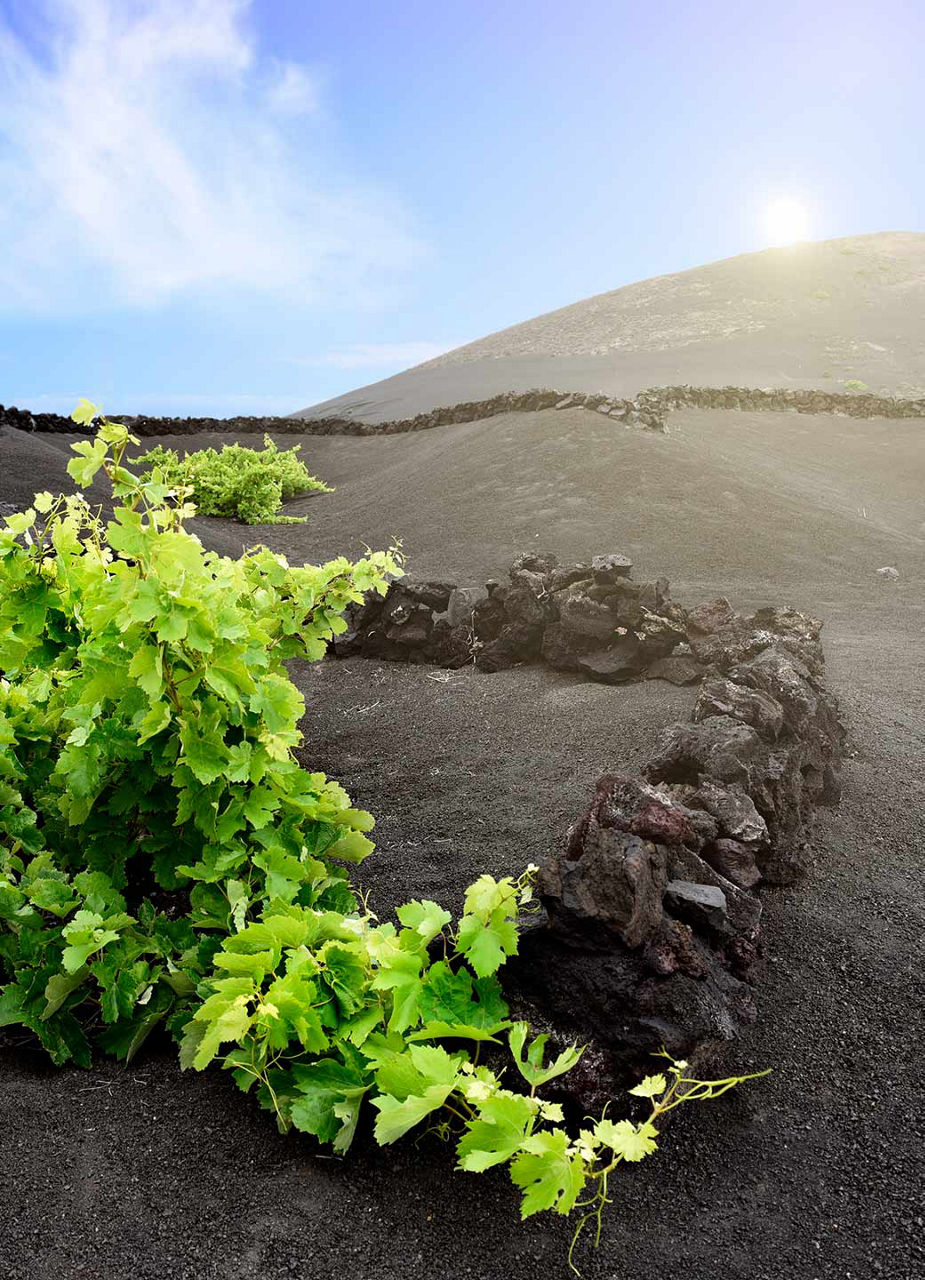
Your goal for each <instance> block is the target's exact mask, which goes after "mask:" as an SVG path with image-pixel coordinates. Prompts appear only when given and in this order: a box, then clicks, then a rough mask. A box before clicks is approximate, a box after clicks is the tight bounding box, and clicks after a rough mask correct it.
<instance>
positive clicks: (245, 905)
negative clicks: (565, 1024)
mask: <svg viewBox="0 0 925 1280" xmlns="http://www.w3.org/2000/svg"><path fill="white" fill-rule="evenodd" d="M74 416H75V419H76V420H77V421H78V422H79V423H80V424H81V425H82V426H85V427H88V428H89V427H91V426H92V425H93V424H94V423H96V422H98V428H97V430H96V434H95V437H94V438H93V439H92V440H88V441H82V442H80V443H78V444H76V445H74V446H73V450H74V455H75V456H74V458H73V459H72V461H71V462H70V464H69V467H68V470H69V472H70V475H71V476H72V478H73V479H74V480H75V482H76V484H77V485H78V487H79V488H80V489H85V488H87V487H88V486H89V485H90V484H92V483H93V481H94V479H95V477H96V476H97V474H98V473H100V472H102V473H103V474H104V475H105V477H106V479H107V480H108V483H109V486H110V488H111V492H112V497H113V503H114V508H113V513H112V518H111V519H110V520H108V521H105V522H104V519H103V517H102V515H101V513H100V511H99V510H95V509H93V508H92V507H91V506H90V505H89V503H88V502H87V500H86V498H85V497H83V496H81V495H79V494H78V495H70V496H59V497H55V496H53V495H51V494H49V493H41V494H38V495H37V496H36V498H35V500H34V503H33V505H32V507H31V508H30V509H29V510H27V511H24V512H22V513H20V514H17V515H13V516H8V517H6V518H5V520H4V527H3V528H0V672H2V673H3V674H2V677H0V1027H4V1026H6V1027H10V1026H20V1027H22V1028H24V1029H26V1030H27V1032H28V1033H29V1034H31V1035H33V1036H35V1037H36V1038H37V1039H38V1041H39V1042H40V1043H41V1044H42V1046H43V1047H44V1048H45V1050H46V1051H47V1052H48V1054H49V1055H50V1057H51V1059H52V1060H53V1061H54V1062H55V1063H63V1062H67V1061H71V1060H72V1061H74V1062H76V1063H77V1064H79V1065H81V1066H85V1067H87V1066H90V1065H91V1062H92V1057H93V1053H94V1051H101V1052H105V1053H109V1054H113V1055H115V1056H116V1057H118V1058H121V1059H123V1060H125V1061H130V1060H131V1059H132V1057H133V1056H134V1055H135V1054H136V1053H137V1052H138V1051H139V1049H140V1048H141V1046H142V1045H143V1043H144V1042H145V1040H146V1038H147V1037H148V1036H149V1035H150V1034H151V1032H152V1031H153V1030H154V1029H155V1028H156V1027H158V1026H159V1025H163V1026H165V1027H166V1028H167V1029H168V1031H169V1032H170V1034H171V1035H172V1036H173V1037H174V1038H175V1039H176V1041H177V1043H178V1045H179V1056H180V1063H181V1066H182V1067H183V1068H184V1069H195V1070H204V1069H205V1068H206V1067H208V1066H209V1065H210V1064H212V1063H217V1064H220V1066H221V1067H222V1068H224V1069H226V1070H228V1071H230V1072H231V1073H232V1075H233V1078H234V1080H235V1082H236V1084H237V1085H238V1086H239V1088H240V1089H242V1090H243V1091H244V1092H245V1093H250V1094H252V1095H253V1096H255V1097H256V1099H257V1101H258V1103H259V1105H260V1106H261V1107H264V1108H266V1109H267V1110H269V1111H270V1112H271V1113H272V1114H273V1115H274V1117H275V1119H276V1122H277V1125H278V1127H279V1128H280V1130H281V1131H282V1132H287V1131H289V1130H292V1129H296V1130H299V1131H302V1132H304V1133H308V1134H311V1135H313V1136H314V1137H315V1138H316V1139H317V1140H318V1141H319V1142H322V1143H327V1144H330V1145H331V1146H332V1147H333V1149H334V1150H335V1151H336V1152H339V1153H343V1152H345V1151H346V1150H347V1149H348V1148H349V1147H350V1145H351V1142H352V1141H353V1138H354V1134H355V1133H356V1130H357V1127H358V1125H359V1124H360V1122H361V1119H362V1116H363V1114H364V1109H365V1110H366V1111H367V1113H368V1114H369V1116H370V1118H373V1117H374V1126H373V1128H374V1134H375V1137H376V1140H377V1141H378V1142H379V1143H380V1144H383V1145H388V1144H390V1143H392V1142H395V1141H397V1140H398V1139H399V1138H401V1137H402V1136H403V1135H404V1134H406V1133H407V1132H409V1131H410V1130H413V1129H417V1128H418V1127H419V1126H426V1127H429V1128H431V1129H434V1130H435V1131H436V1132H437V1133H439V1134H441V1135H442V1136H444V1137H446V1138H450V1137H452V1139H453V1141H454V1142H455V1144H456V1158H457V1167H458V1168H459V1169H460V1170H463V1171H466V1172H471V1173H478V1172H482V1171H484V1170H486V1169H490V1168H492V1167H494V1166H497V1165H507V1166H508V1168H509V1172H510V1177H511V1180H512V1182H513V1184H514V1186H515V1187H516V1188H517V1189H518V1190H519V1191H520V1193H521V1213H522V1216H523V1217H525V1218H526V1217H529V1216H530V1215H531V1214H534V1213H537V1212H539V1211H541V1210H551V1211H552V1212H554V1213H557V1214H561V1215H569V1214H572V1213H574V1214H575V1220H576V1227H575V1235H574V1238H573V1242H572V1251H571V1252H570V1255H569V1261H570V1263H571V1264H572V1265H573V1266H574V1260H573V1253H574V1248H575V1243H576V1241H577V1239H578V1236H579V1235H580V1233H581V1231H582V1229H583V1228H584V1226H585V1225H586V1224H587V1223H589V1222H594V1223H596V1231H595V1234H596V1237H597V1238H599V1235H600V1229H601V1221H602V1213H603V1209H604V1207H605V1205H606V1204H607V1203H608V1200H609V1179H610V1176H611V1175H612V1173H613V1172H614V1171H615V1170H616V1168H617V1167H618V1166H619V1165H621V1164H624V1163H635V1162H637V1161H638V1160H640V1159H642V1158H644V1157H645V1156H647V1155H648V1154H650V1153H651V1152H653V1151H654V1150H655V1149H656V1145H657V1141H658V1134H659V1130H658V1123H659V1121H660V1119H661V1118H662V1117H663V1116H664V1115H666V1114H667V1113H668V1112H670V1111H671V1110H673V1109H674V1108H675V1107H677V1106H679V1105H681V1104H682V1103H684V1102H689V1101H703V1100H707V1099H709V1098H713V1097H717V1096H719V1095H720V1094H721V1093H723V1092H725V1091H726V1090H727V1089H729V1088H731V1087H733V1086H734V1085H736V1084H738V1083H740V1082H741V1080H743V1079H749V1078H751V1077H729V1078H728V1079H725V1080H716V1081H703V1080H700V1079H698V1078H696V1077H695V1076H694V1075H692V1074H689V1071H688V1067H687V1064H686V1063H684V1062H676V1061H674V1060H672V1059H670V1058H667V1056H666V1061H667V1065H666V1066H665V1068H664V1069H663V1071H662V1072H661V1073H657V1074H653V1075H650V1076H647V1077H646V1078H645V1079H644V1080H643V1081H642V1082H641V1083H640V1084H639V1085H637V1086H636V1088H635V1089H632V1090H630V1092H631V1093H632V1094H635V1095H636V1096H637V1097H638V1098H642V1099H645V1100H646V1102H647V1103H648V1106H649V1114H648V1115H647V1116H646V1117H645V1118H644V1119H642V1120H636V1121H634V1120H630V1119H617V1120H611V1119H610V1118H608V1116H607V1115H606V1113H605V1114H604V1115H603V1116H601V1117H599V1118H597V1119H591V1120H588V1122H587V1123H586V1125H585V1127H582V1128H580V1129H579V1130H578V1131H577V1132H575V1131H574V1130H573V1128H571V1127H570V1126H569V1125H568V1124H567V1123H566V1120H565V1116H564V1114H563V1110H562V1107H561V1106H560V1105H559V1103H557V1102H556V1101H555V1100H553V1099H551V1098H550V1097H549V1096H548V1090H547V1091H546V1093H545V1094H544V1089H546V1086H548V1085H549V1084H550V1083H551V1082H553V1081H554V1080H555V1079H556V1078H557V1077H560V1076H562V1075H564V1074H565V1073H567V1072H568V1071H570V1070H571V1069H572V1068H573V1067H574V1066H575V1064H576V1063H577V1062H578V1060H579V1058H580V1056H581V1053H582V1049H581V1048H580V1047H578V1046H575V1045H558V1046H556V1048H555V1049H552V1050H551V1049H550V1045H549V1041H548V1037H547V1036H546V1035H539V1036H536V1037H534V1038H531V1033H530V1028H529V1027H528V1025H527V1024H526V1023H525V1022H523V1021H517V1020H513V1019H512V1018H511V1017H510V1012H509V1009H508V1006H507V1004H506V1002H505V1000H504V995H503V990H502V986H501V982H500V980H499V971H500V970H501V968H502V966H503V965H504V963H505V961H506V960H507V959H508V958H509V957H511V956H513V955H515V954H516V952H517V946H518V924H519V921H520V919H521V917H522V916H523V914H524V913H525V912H528V911H530V910H532V909H534V904H533V888H532V880H533V875H534V873H535V870H536V868H533V867H530V868H528V869H527V870H526V871H525V872H524V874H523V875H522V876H520V877H519V878H517V879H514V878H512V877H506V878H503V879H501V880H496V879H494V878H492V877H491V876H488V875H483V876H481V877H480V878H479V879H478V880H476V881H475V883H474V884H472V885H471V886H470V887H469V889H468V891H467V893H466V896H465V903H464V910H463V914H462V915H461V917H460V918H459V920H458V922H454V921H453V919H452V916H451V914H450V912H448V911H446V910H445V909H444V908H443V907H441V906H440V905H438V904H437V903H435V902H431V901H429V900H414V901H411V902H408V903H405V904H404V905H403V906H401V907H399V908H398V910H397V912H396V920H395V921H386V922H379V921H378V920H377V919H376V918H375V917H374V916H373V915H372V914H371V913H370V912H369V910H368V909H367V907H366V905H365V903H364V902H363V901H361V899H360V898H359V897H358V895H357V894H356V892H355V891H354V890H353V888H352V887H351V885H350V881H349V875H348V871H347V866H349V864H351V863H358V862H360V861H361V860H362V859H363V858H365V857H366V855H367V854H368V853H369V852H370V850H371V849H372V847H373V846H372V842H371V841H370V839H369V838H368V834H367V833H368V832H369V831H370V830H371V828H372V826H373V819H372V817H371V815H370V814H368V813H366V812H365V811H363V810H360V809H356V808H354V807H353V806H352V805H351V802H350V799H349V797H348V796H347V794H346V792H345V791H344V790H343V789H342V788H341V787H340V786H339V785H338V784H337V783H336V782H334V781H331V780H330V779H328V778H326V777H325V775H324V774H321V773H310V772H308V771H306V770H304V769H303V768H301V767H300V765H299V764H298V762H297V760H296V759H295V756H294V749H295V748H296V747H297V746H298V745H299V743H300V740H301V739H300V734H299V729H298V725H299V721H300V719H301V717H302V715H303V712H304V705H303V701H302V698H301V695H300V694H299V692H298V690H297V689H296V688H295V686H294V685H293V684H292V682H291V681H290V679H289V676H288V673H287V670H286V667H285V662H286V660H287V659H289V658H294V657H302V658H308V659H310V660H317V659H319V658H321V657H322V656H323V655H324V653H325V651H326V647H327V642H328V640H329V639H330V638H331V637H332V636H333V635H336V634H338V633H341V632H342V631H343V630H344V629H345V625H346V624H345V623H344V620H343V616H342V615H343V611H344V610H345V608H346V607H347V605H348V604H350V603H351V602H358V601H360V600H362V599H363V597H364V596H365V595H366V593H368V592H370V591H378V592H380V593H384V592H385V591H386V590H387V586H388V582H389V581H390V580H391V579H392V578H394V577H396V576H400V574H401V572H402V567H401V557H400V555H399V554H398V553H397V552H396V551H395V550H394V549H393V550H392V551H389V552H375V553H370V554H369V556H368V557H367V558H366V559H364V560H361V561H359V562H358V563H355V564H351V563H349V562H348V561H346V560H343V559H340V560H334V561H331V562H330V563H328V564H325V565H321V566H311V565H305V566H300V567H296V566H292V565H289V564H288V563H287V561H286V560H285V558H284V557H282V556H280V555H277V554H275V553H273V552H270V551H269V550H267V549H266V548H261V547H257V548H254V549H253V550H251V551H248V552H247V553H245V555H243V556H242V557H241V558H240V559H239V560H230V559H227V558H224V557H221V556H218V555H217V554H215V553H214V552H209V551H206V550H205V549H204V548H203V547H202V545H201V543H200V542H199V541H198V539H197V538H196V537H195V536H193V535H192V534H191V533H189V532H188V531H187V529H186V528H185V522H186V520H187V519H188V518H189V517H190V516H191V515H193V514H194V512H195V510H196V508H195V506H194V505H193V503H192V502H191V496H192V494H191V486H190V485H189V484H188V483H186V481H185V478H184V479H181V480H180V481H178V480H177V479H176V478H175V477H174V478H173V479H171V478H170V477H168V475H167V474H165V473H164V471H163V470H162V469H161V467H160V465H159V464H155V465H153V466H152V467H151V469H150V470H148V471H146V472H141V473H139V472H138V471H137V470H136V469H134V468H133V467H132V466H131V465H129V464H128V463H127V462H126V457H125V455H126V451H127V449H128V448H129V447H130V446H132V445H136V444H137V443H138V441H137V440H135V439H134V437H132V436H131V434H130V433H129V432H128V430H127V429H126V428H125V427H124V426H122V425H121V424H118V423H113V422H110V421H108V420H107V419H105V418H100V417H99V415H98V410H97V409H96V408H95V406H92V405H89V404H87V403H85V402H82V404H81V406H80V407H79V409H78V410H77V411H76V413H75V415H74ZM345 864H346V865H345Z"/></svg>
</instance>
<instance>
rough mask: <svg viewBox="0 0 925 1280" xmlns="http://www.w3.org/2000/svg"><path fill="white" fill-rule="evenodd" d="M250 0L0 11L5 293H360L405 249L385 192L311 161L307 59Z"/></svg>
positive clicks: (407, 244)
mask: <svg viewBox="0 0 925 1280" xmlns="http://www.w3.org/2000/svg"><path fill="white" fill-rule="evenodd" d="M251 7H252V6H251V4H250V0H42V2H41V3H39V4H35V3H30V6H29V9H28V10H27V18H26V19H25V21H26V22H27V23H28V38H27V37H25V36H23V35H18V34H16V33H15V32H14V31H13V29H12V28H11V27H5V26H4V25H3V18H2V15H0V191H2V192H3V200H2V203H0V241H2V244H3V251H2V254H0V306H10V305H12V306H15V307H19V308H22V307H24V306H25V307H30V308H34V309H36V310H51V311H55V310H73V309H77V308H84V309H86V308H89V309H95V308H99V307H106V306H111V305H120V304H122V305H124V304H126V303H129V304H146V303H151V302H160V301H163V300H165V299H170V298H172V297H174V296H175V295H178V294H179V295H187V296H188V295H189V294H190V293H200V294H201V293H210V292H214V291H218V290H222V289H234V290H244V291H246V292H249V293H260V294H265V295H270V296H273V297H280V298H287V299H297V300H299V301H311V300H313V299H322V298H323V299H329V298H336V299H338V300H347V299H355V298H356V297H358V296H362V295H363V293H364V291H365V290H367V289H369V288H375V287H376V286H377V284H378V282H379V281H380V280H381V279H384V278H387V277H388V276H389V275H390V274H391V273H392V272H394V271H396V270H399V269H403V268H405V267H407V266H408V265H410V264H411V263H412V262H414V261H415V260H417V258H418V256H419V254H420V249H419V246H417V245H416V243H415V242H414V240H413V238H412V237H411V236H410V235H409V234H408V231H407V223H406V218H405V217H404V215H403V213H402V212H401V210H400V209H399V208H398V207H397V206H396V205H395V202H394V201H390V200H389V198H388V197H387V196H386V195H384V193H382V192H379V191H372V190H370V189H367V188H365V187H364V186H363V184H362V183H358V182H353V181H351V180H349V179H348V178H346V177H345V175H344V174H342V173H339V172H334V171H332V164H331V162H330V161H326V162H325V163H324V164H322V162H321V160H320V158H319V157H320V156H321V154H322V148H321V147H320V145H318V144H317V143H316V141H315V140H314V139H313V137H312V134H311V130H312V128H313V126H314V125H315V124H316V121H317V118H318V117H319V116H321V117H323V115H324V112H323V110H322V88H321V79H320V77H319V76H318V74H317V73H316V72H315V71H314V70H313V69H312V68H310V67H305V66H301V65H298V64H295V63H291V62H287V63H280V62H278V61H276V60H273V59H262V58H261V56H260V54H259V50H258V48H257V46H256V43H255V39H254V37H253V35H252V34H251V31H250V28H249V26H248V10H249V9H251Z"/></svg>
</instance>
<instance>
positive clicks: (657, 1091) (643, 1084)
mask: <svg viewBox="0 0 925 1280" xmlns="http://www.w3.org/2000/svg"><path fill="white" fill-rule="evenodd" d="M667 1088H668V1081H667V1080H666V1079H665V1077H664V1076H663V1075H661V1074H659V1075H655V1076H646V1077H645V1078H644V1079H643V1080H640V1082H639V1084H637V1085H636V1087H635V1088H634V1089H630V1093H632V1094H635V1095H636V1097H637V1098H658V1097H660V1096H661V1094H663V1093H664V1092H665V1090H666V1089H667Z"/></svg>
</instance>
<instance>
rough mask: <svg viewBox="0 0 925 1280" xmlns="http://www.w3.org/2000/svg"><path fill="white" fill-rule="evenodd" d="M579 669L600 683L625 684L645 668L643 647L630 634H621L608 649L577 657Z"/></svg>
mask: <svg viewBox="0 0 925 1280" xmlns="http://www.w3.org/2000/svg"><path fill="white" fill-rule="evenodd" d="M577 666H578V670H579V671H583V672H584V674H585V675H586V676H588V677H589V679H591V680H596V681H598V682H599V683H600V684H625V683H626V681H627V680H634V679H635V678H636V677H637V676H639V675H641V673H642V672H643V671H644V670H645V666H646V659H645V654H644V652H643V647H642V645H641V644H640V642H639V641H638V640H637V639H636V637H635V636H634V635H632V634H630V635H626V636H623V637H622V638H621V639H619V640H618V641H617V643H616V644H614V645H611V646H610V648H608V649H598V650H596V651H595V652H593V653H588V654H583V655H582V656H580V657H579V658H578V659H577Z"/></svg>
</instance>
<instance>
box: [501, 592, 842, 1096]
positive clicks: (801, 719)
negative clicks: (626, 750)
mask: <svg viewBox="0 0 925 1280" xmlns="http://www.w3.org/2000/svg"><path fill="white" fill-rule="evenodd" d="M821 625H822V624H821V623H820V622H818V621H817V620H815V619H813V618H810V617H808V616H806V615H804V614H799V613H795V612H794V611H792V610H787V609H764V610H760V611H759V612H758V613H756V614H754V615H752V616H750V617H742V616H741V615H739V614H737V613H736V612H735V611H734V610H733V609H732V607H731V606H730V604H729V603H728V601H726V600H717V601H714V602H713V603H712V604H709V605H705V606H702V607H701V608H699V609H695V610H693V611H692V612H691V613H689V614H688V615H687V636H688V642H689V644H690V647H691V650H692V652H693V654H694V656H695V658H696V659H697V660H698V661H699V662H701V663H702V664H704V666H705V667H706V669H707V673H706V675H705V677H704V679H703V681H702V683H701V686H700V690H699V692H698V696H697V701H696V704H695V706H694V710H693V713H692V716H691V720H690V721H689V722H687V723H681V724H673V725H670V726H669V727H668V728H666V729H665V731H664V733H663V734H662V736H661V739H660V742H659V744H658V747H657V749H656V752H655V754H654V756H653V757H652V759H651V760H650V761H649V762H648V763H647V765H646V766H645V767H644V769H643V770H642V773H641V776H631V775H627V774H606V775H604V776H603V777H602V778H600V779H599V780H598V783H597V786H596V789H595V793H594V797H593V799H592V801H591V803H590V805H589V806H588V808H587V809H586V810H585V812H584V813H583V814H582V815H581V817H580V818H579V819H578V820H577V822H575V824H574V825H573V826H572V828H571V830H570V832H569V835H568V839H567V841H566V844H565V847H564V848H563V849H561V850H560V851H558V852H557V853H555V854H554V855H552V856H551V857H550V858H548V859H547V861H546V862H545V864H544V865H543V867H542V868H541V871H540V876H539V891H540V896H541V900H542V903H543V907H544V916H543V919H542V922H541V923H540V924H538V925H536V926H534V927H532V928H530V929H528V930H526V931H525V932H524V934H523V936H522V939H521V946H520V954H519V956H518V957H517V959H516V960H514V961H512V962H510V963H509V965H508V966H507V967H506V968H507V976H506V986H507V988H508V991H509V994H510V995H511V997H512V1000H513V1002H514V1004H515V1006H519V1007H521V1008H522V1009H524V1010H525V1011H526V1012H528V1013H529V1015H530V1016H532V1017H534V1018H536V1019H537V1021H538V1022H539V1023H541V1024H543V1023H545V1025H547V1026H549V1027H552V1028H555V1030H556V1032H557V1033H558V1034H559V1035H560V1036H561V1035H563V1034H566V1035H573V1036H575V1037H576V1038H579V1039H581V1040H583V1041H585V1042H587V1043H589V1045H590V1047H589V1050H588V1051H587V1052H586V1053H585V1055H584V1057H583V1059H582V1062H581V1064H579V1067H578V1068H577V1069H576V1071H575V1072H572V1073H570V1075H569V1076H568V1077H567V1079H566V1086H567V1088H568V1089H569V1091H570V1093H571V1096H572V1097H573V1099H575V1100H576V1101H578V1102H579V1103H580V1104H581V1105H583V1106H590V1105H600V1104H602V1103H603V1102H604V1101H606V1099H607V1098H608V1097H610V1096H612V1094H613V1091H614V1089H615V1088H616V1087H618V1086H619V1085H621V1084H624V1083H625V1082H626V1080H627V1078H631V1077H633V1076H634V1075H636V1076H638V1075H639V1074H640V1073H643V1072H644V1071H645V1070H646V1069H650V1070H651V1069H652V1068H651V1061H652V1060H651V1058H649V1056H648V1055H650V1054H652V1053H654V1052H657V1051H658V1050H659V1049H661V1048H662V1047H665V1048H667V1049H668V1051H669V1052H670V1053H672V1054H673V1055H674V1056H676V1057H683V1058H687V1059H689V1060H694V1061H695V1062H700V1061H703V1060H704V1059H708V1058H710V1057H712V1056H713V1055H714V1054H715V1053H716V1052H717V1050H718V1049H719V1048H720V1047H721V1046H722V1045H723V1044H724V1043H725V1042H727V1041H729V1040H731V1039H732V1038H734V1037H735V1036H736V1035H737V1034H738V1031H739V1030H740V1029H741V1027H742V1026H743V1024H747V1023H748V1022H750V1021H752V1020H753V1019H754V1017H755V1002H754V993H755V987H756V984H757V982H758V980H759V978H760V976H761V971H762V963H761V962H762V945H761V901H760V898H759V896H758V890H759V888H760V886H761V885H762V883H765V884H789V883H792V882H793V881H795V880H797V879H799V877H800V876H801V875H802V874H803V873H804V872H805V870H806V867H807V861H808V842H809V835H810V829H811V824H812V820H813V814H814V811H815V808H816V806H817V805H822V804H833V803H835V802H837V800H838V797H839V786H840V782H839V777H840V765H841V760H842V753H843V747H844V739H845V730H844V727H843V725H842V723H841V720H840V718H839V713H838V705H837V703H836V700H835V698H834V697H833V696H832V694H831V693H829V692H828V691H827V690H826V688H825V684H824V660H823V653H822V647H821V644H820V640H819V633H820V630H821ZM647 1063H648V1067H647Z"/></svg>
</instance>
